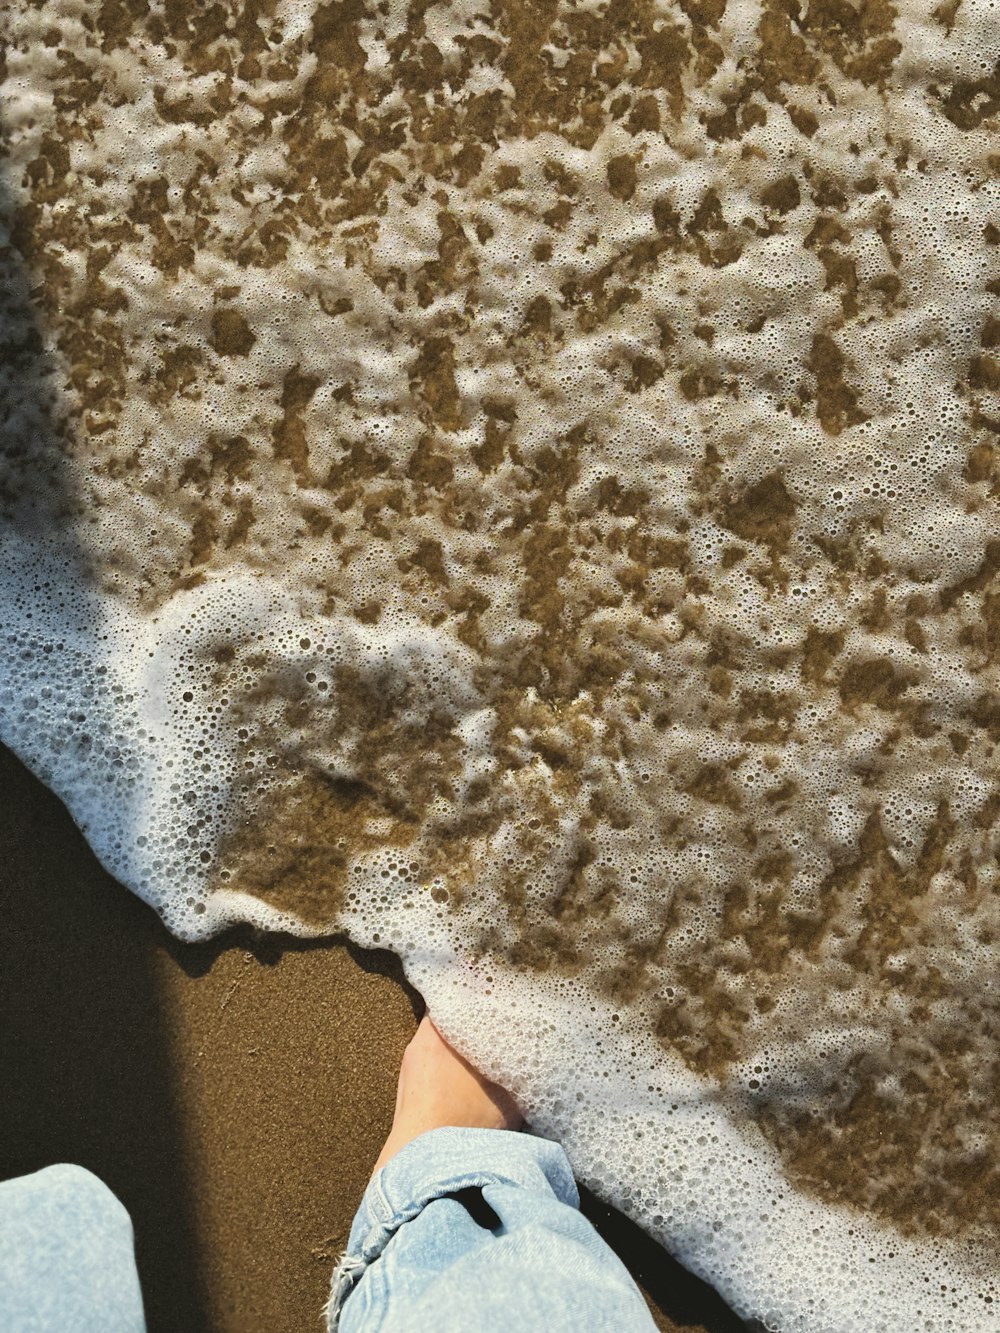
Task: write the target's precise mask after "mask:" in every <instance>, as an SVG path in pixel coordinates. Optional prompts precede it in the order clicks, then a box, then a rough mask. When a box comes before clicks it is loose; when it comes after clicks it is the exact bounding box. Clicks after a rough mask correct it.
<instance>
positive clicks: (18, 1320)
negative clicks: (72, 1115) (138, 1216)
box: [0, 1165, 146, 1333]
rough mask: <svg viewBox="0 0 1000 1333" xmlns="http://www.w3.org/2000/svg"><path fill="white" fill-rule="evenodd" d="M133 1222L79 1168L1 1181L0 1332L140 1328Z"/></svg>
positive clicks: (134, 1331)
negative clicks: (0, 1330)
mask: <svg viewBox="0 0 1000 1333" xmlns="http://www.w3.org/2000/svg"><path fill="white" fill-rule="evenodd" d="M145 1328H146V1323H145V1320H144V1319H143V1315H142V1295H141V1294H140V1292H139V1275H138V1273H137V1272H136V1269H135V1252H134V1247H133V1241H132V1222H131V1220H130V1218H129V1215H128V1213H127V1212H126V1211H125V1209H124V1208H123V1207H122V1205H121V1204H120V1203H119V1202H118V1200H117V1199H116V1198H115V1196H114V1195H113V1194H112V1193H111V1191H110V1190H109V1189H108V1187H107V1185H104V1184H102V1183H101V1181H99V1180H98V1179H97V1177H96V1176H94V1175H91V1173H90V1172H89V1171H85V1170H84V1169H83V1167H82V1166H67V1165H59V1166H47V1167H46V1168H45V1170H44V1171H36V1172H35V1174H34V1175H32V1176H21V1177H19V1178H18V1179H17V1180H5V1181H4V1182H3V1183H2V1184H0V1329H3V1333H145Z"/></svg>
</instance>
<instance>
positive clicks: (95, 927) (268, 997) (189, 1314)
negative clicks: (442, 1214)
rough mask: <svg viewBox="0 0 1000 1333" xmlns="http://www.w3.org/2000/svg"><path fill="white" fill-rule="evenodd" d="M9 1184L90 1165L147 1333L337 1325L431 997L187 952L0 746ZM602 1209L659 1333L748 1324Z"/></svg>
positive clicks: (297, 947) (329, 959) (343, 953)
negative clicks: (126, 1223) (358, 1233)
mask: <svg viewBox="0 0 1000 1333" xmlns="http://www.w3.org/2000/svg"><path fill="white" fill-rule="evenodd" d="M0 950H2V954H0V957H2V965H0V1008H2V1022H0V1068H2V1069H3V1071H4V1098H3V1110H2V1112H0V1116H2V1119H0V1179H4V1178H7V1177H10V1176H15V1175H20V1174H23V1173H25V1172H28V1171H33V1170H36V1169H38V1168H39V1167H42V1166H46V1165H48V1164H49V1163H51V1162H57V1161H71V1162H79V1163H81V1164H82V1165H83V1166H86V1167H89V1168H90V1169H91V1170H92V1171H94V1172H96V1174H97V1175H99V1176H100V1177H101V1178H102V1179H103V1180H105V1181H106V1182H107V1183H108V1184H109V1185H110V1187H111V1188H112V1189H113V1190H114V1191H115V1193H116V1194H117V1195H118V1196H119V1197H120V1198H121V1200H122V1201H123V1202H124V1203H125V1205H126V1207H127V1208H128V1210H129V1212H130V1213H131V1215H132V1219H133V1222H134V1224H135V1231H136V1248H137V1255H138V1262H139V1271H140V1276H141V1279H142V1286H143V1292H144V1296H145V1300H146V1308H147V1317H148V1323H149V1329H150V1333H160V1331H161V1330H162V1331H164V1333H165V1331H167V1330H169V1331H170V1333H202V1331H203V1330H206V1331H207V1330H212V1333H265V1330H266V1333H292V1330H294V1331H295V1333H302V1331H303V1330H308V1329H315V1330H317V1333H318V1330H319V1329H320V1327H321V1324H320V1320H319V1313H320V1309H321V1306H322V1303H323V1300H324V1297H325V1293H326V1287H327V1284H328V1282H329V1276H330V1270H331V1267H332V1264H333V1260H334V1256H335V1254H336V1253H337V1252H338V1250H339V1249H340V1248H342V1246H343V1244H344V1242H345V1240H346V1237H347V1232H348V1229H349V1227H350V1223H351V1217H352V1215H353V1212H354V1209H355V1207H356V1206H357V1202H358V1199H359V1198H360V1195H361V1193H362V1191H363V1188H364V1185H365V1182H366V1179H367V1176H368V1172H369V1169H370V1165H371V1163H372V1162H373V1160H374V1159H375V1157H376V1155H377V1153H378V1149H379V1146H380V1144H381V1142H382V1139H383V1138H384V1137H385V1134H386V1132H387V1131H388V1128H389V1121H390V1116H391V1108H392V1103H393V1095H394V1088H395V1079H396V1070H397V1067H398V1064H399V1059H400V1056H401V1054H402V1051H403V1048H404V1046H405V1045H406V1042H407V1041H408V1039H409V1036H410V1034H411V1033H412V1031H413V1029H414V1026H415V1015H416V1013H417V1012H418V1011H419V1006H420V1001H419V997H418V996H416V995H415V994H414V993H413V992H411V991H409V990H408V988H407V986H406V984H405V982H404V980H403V978H402V975H401V972H400V970H399V967H398V964H397V963H396V960H395V959H394V958H393V957H392V956H391V955H388V954H373V953H363V952H362V951H360V950H355V949H353V948H351V947H349V946H347V947H345V946H343V945H342V944H323V945H315V944H303V943H301V942H298V941H292V940H288V939H282V940H275V939H252V938H251V937H250V936H249V935H247V934H246V933H245V932H244V933H242V934H234V935H230V936H227V937H226V938H225V939H222V940H219V941H216V942H214V943H212V944H209V945H200V946H191V945H182V944H179V943H178V942H177V941H176V940H174V939H173V938H172V937H171V936H169V935H168V934H167V932H166V931H165V930H164V928H163V927H162V925H161V924H160V922H159V919H158V918H157V917H156V916H155V914H154V913H153V912H152V911H151V910H150V909H149V908H147V907H146V906H145V905H144V904H142V903H140V902H139V901H138V900H137V899H136V898H134V897H133V896H132V895H131V894H129V893H127V892H126V891H125V890H124V889H122V888H121V886H120V885H118V884H117V883H116V882H115V881H114V880H113V879H112V878H111V877H110V876H109V875H107V874H105V872H104V871H103V870H102V869H101V867H100V866H99V865H98V864H97V862H96V860H95V858H94V857H93V855H92V854H91V852H90V850H89V848H88V847H87V845H86V843H85V842H84V840H83V838H82V837H81V835H80V834H79V832H78V831H77V829H76V828H75V827H74V825H73V823H72V821H71V820H70V818H69V816H68V814H67V813H66V811H65V809H64V808H63V807H62V805H61V804H60V803H59V802H58V801H57V800H56V799H55V797H53V796H52V795H51V793H50V792H48V791H46V790H45V788H44V787H42V786H41V784H40V783H38V782H37V781H35V780H34V779H33V778H32V777H31V776H30V775H29V774H28V773H27V772H26V771H25V769H24V768H23V767H22V766H21V765H20V764H19V763H18V762H17V760H15V759H14V758H13V756H12V755H10V754H9V752H7V751H5V750H3V749H2V748H0ZM585 1207H586V1208H587V1210H588V1211H589V1213H590V1215H591V1217H592V1218H593V1220H594V1221H595V1223H596V1224H597V1225H598V1226H600V1227H601V1229H602V1230H603V1231H604V1233H605V1234H606V1235H607V1237H608V1239H609V1240H610V1241H611V1242H612V1243H613V1244H614V1246H615V1248H616V1249H617V1250H618V1252H619V1253H620V1254H621V1256H622V1258H623V1259H624V1260H625V1262H626V1263H627V1264H628V1265H629V1267H630V1268H631V1270H632V1272H633V1273H634V1274H635V1276H636V1277H637V1279H638V1280H639V1281H640V1283H641V1284H642V1286H643V1288H644V1290H645V1291H646V1292H647V1294H648V1296H649V1299H650V1305H651V1308H652V1310H653V1313H654V1316H655V1318H656V1320H657V1323H658V1325H659V1327H660V1328H662V1329H668V1330H680V1329H684V1330H703V1333H730V1331H731V1330H738V1329H741V1328H742V1327H743V1325H742V1324H740V1322H739V1321H738V1320H736V1319H735V1317H734V1316H733V1315H732V1314H731V1312H730V1311H729V1310H727V1309H726V1308H725V1307H724V1306H723V1305H722V1303H721V1302H720V1301H719V1300H718V1298H717V1297H716V1296H715V1294H714V1293H713V1292H711V1291H710V1290H709V1289H708V1288H706V1287H705V1286H704V1285H703V1284H701V1283H700V1282H697V1281H696V1280H694V1279H692V1278H691V1277H690V1276H689V1275H688V1274H686V1273H685V1272H684V1270H683V1269H681V1268H679V1267H678V1266H677V1265H676V1264H674V1263H673V1261H672V1260H671V1259H670V1258H669V1257H668V1256H667V1255H666V1254H665V1252H664V1251H663V1250H662V1249H661V1248H660V1247H659V1246H657V1245H656V1244H655V1243H653V1242H652V1241H650V1240H649V1239H648V1238H647V1237H646V1236H645V1235H644V1234H643V1233H642V1232H640V1231H639V1230H638V1229H637V1228H635V1227H633V1226H632V1225H631V1224H630V1223H628V1222H627V1221H626V1220H625V1219H624V1218H621V1217H620V1216H619V1215H618V1214H615V1213H613V1212H612V1210H610V1209H608V1208H606V1207H604V1206H603V1205H601V1204H600V1203H598V1202H597V1201H595V1200H587V1201H586V1202H585Z"/></svg>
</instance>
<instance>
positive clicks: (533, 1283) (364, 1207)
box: [0, 1129, 656, 1333]
mask: <svg viewBox="0 0 1000 1333" xmlns="http://www.w3.org/2000/svg"><path fill="white" fill-rule="evenodd" d="M578 1205H579V1196H578V1195H577V1191H576V1185H575V1184H574V1181H573V1173H572V1171H571V1170H570V1166H569V1162H568V1161H567V1160H566V1154H565V1153H564V1152H563V1150H562V1149H561V1148H560V1147H559V1145H558V1144H556V1143H551V1142H550V1141H549V1140H547V1139H539V1138H533V1137H532V1136H530V1135H528V1134H519V1133H508V1132H507V1131H505V1130H495V1129H435V1130H432V1131H431V1132H430V1133H429V1134H423V1135H421V1136H420V1138H418V1139H415V1140H414V1141H413V1143H411V1144H408V1145H407V1147H405V1148H404V1149H403V1150H402V1151H401V1152H399V1153H397V1154H396V1156H395V1157H394V1158H392V1160H391V1161H389V1162H388V1163H386V1165H385V1166H384V1167H383V1168H382V1170H381V1171H379V1173H378V1175H377V1176H376V1177H375V1178H374V1180H372V1182H371V1183H370V1184H369V1186H368V1188H367V1190H366V1191H365V1196H364V1198H363V1199H362V1201H361V1207H360V1208H359V1209H358V1212H357V1215H356V1217H355V1219H354V1225H353V1227H352V1228H351V1236H350V1240H349V1242H348V1246H347V1251H346V1253H345V1254H344V1256H343V1258H342V1259H341V1261H340V1263H339V1265H338V1266H337V1269H336V1271H335V1272H334V1275H333V1283H332V1287H331V1294H330V1300H329V1303H328V1305H327V1308H326V1320H327V1325H328V1328H329V1330H330V1333H333V1330H336V1329H339V1330H340V1333H422V1330H427V1333H468V1330H470V1329H475V1330H477V1333H543V1331H544V1333H558V1331H559V1330H566V1331H567V1333H569V1331H570V1330H572V1333H626V1331H628V1330H633V1329H634V1330H639V1331H645V1330H655V1327H656V1326H655V1324H654V1323H653V1321H652V1319H651V1318H650V1315H649V1312H648V1310H647V1309H646V1305H645V1302H644V1301H643V1299H642V1296H641V1295H640V1293H639V1290H638V1288H637V1287H636V1285H635V1283H634V1282H633V1281H632V1279H631V1278H630V1277H629V1275H628V1272H627V1270H626V1269H625V1267H624V1265H623V1264H622V1263H621V1262H620V1261H619V1260H618V1259H617V1258H616V1257H615V1255H614V1254H613V1253H612V1252H611V1250H609V1249H608V1247H607V1246H606V1245H605V1244H604V1242H603V1241H602V1240H601V1239H600V1237H599V1236H598V1235H597V1232H596V1231H595V1230H594V1228H593V1227H592V1226H591V1225H590V1223H589V1222H588V1221H587V1220H586V1219H585V1218H584V1217H582V1216H581V1214H580V1212H579V1210H578ZM0 1330H2V1333H144V1330H145V1322H144V1319H143V1311H142V1297H141V1295H140V1292H139V1279H138V1275H137V1273H136V1268H135V1258H134V1250H133V1240H132V1224H131V1222H130V1221H129V1216H128V1213H127V1212H126V1211H125V1209H124V1208H123V1207H122V1205H121V1204H120V1203H119V1202H118V1200H117V1199H116V1198H115V1196H114V1195H113V1194H112V1193H111V1191H110V1190H109V1189H108V1188H107V1186H105V1185H102V1184H101V1182H100V1181H99V1180H98V1179H97V1177H96V1176H93V1175H91V1174H90V1172H89V1171H85V1170H84V1169H83V1168H82V1167H79V1166H50V1167H47V1168H46V1169H45V1170H44V1171H38V1172H36V1173H35V1175H32V1176H22V1177H21V1178H20V1179H18V1180H10V1181H6V1182H4V1183H2V1184H0ZM304 1333H307V1330H306V1331H304Z"/></svg>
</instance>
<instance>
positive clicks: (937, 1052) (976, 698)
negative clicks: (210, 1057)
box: [0, 0, 1000, 1330]
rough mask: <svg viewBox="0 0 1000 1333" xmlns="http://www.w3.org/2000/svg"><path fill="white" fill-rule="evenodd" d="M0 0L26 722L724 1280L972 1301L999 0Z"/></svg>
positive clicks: (986, 1215) (918, 1300) (999, 173)
mask: <svg viewBox="0 0 1000 1333" xmlns="http://www.w3.org/2000/svg"><path fill="white" fill-rule="evenodd" d="M189 8H190V7H187V6H180V5H177V4H175V3H173V0H168V2H167V3H165V4H163V5H160V6H158V7H155V8H152V9H150V10H149V11H148V12H146V10H145V6H135V7H134V11H135V12H133V7H131V6H129V5H128V4H126V3H121V2H120V0H103V3H102V4H101V6H100V7H93V6H89V5H85V4H75V3H69V0H67V2H66V3H61V4H60V3H51V2H50V3H42V4H41V5H35V4H28V3H27V0H25V2H24V3H22V2H21V0H17V3H15V4H13V5H12V6H11V7H10V9H9V10H8V14H7V17H6V19H5V20H4V23H5V25H6V29H7V45H6V53H5V63H4V65H3V66H2V67H0V74H2V75H3V77H4V82H3V87H2V90H0V91H2V103H0V105H2V131H3V156H4V184H3V189H4V196H3V200H2V211H3V218H4V219H5V233H6V235H7V236H8V238H9V241H8V243H6V244H4V245H3V246H0V262H2V263H3V264H4V266H5V277H6V279H7V281H6V282H5V293H6V296H5V299H6V311H5V320H4V328H5V330H6V332H5V355H4V367H3V373H4V381H3V390H2V395H3V404H4V418H3V420H4V427H3V431H4V433H3V450H4V471H3V474H2V476H0V503H2V506H3V511H4V516H5V528H4V533H3V537H2V546H3V569H4V578H3V580H2V587H0V608H2V611H3V628H2V632H0V652H2V661H3V670H2V676H0V735H2V738H3V739H4V740H5V741H6V742H7V743H8V744H11V745H12V746H13V747H14V748H16V749H17V750H18V751H19V753H20V754H21V755H22V756H23V757H24V758H25V759H26V760H27V761H28V762H29V763H30V764H31V765H32V767H33V768H34V769H35V771H36V772H38V773H39V774H40V775H41V776H42V777H43V778H44V779H45V780H46V781H47V782H49V783H50V785H52V786H53V788H54V789H55V790H56V791H58V792H59V794H60V795H62V796H63V798H64V799H65V800H66V801H67V803H68V805H69V806H70V808H71V810H72V811H73V813H74V816H75V817H76V818H77V820H78V822H80V823H81V825H82V826H83V827H84V828H85V831H86V832H87V836H88V838H89V839H90V841H91V844H92V845H93V846H94V848H95V850H96V851H97V852H98V854H99V855H100V856H101V857H102V859H103V860H104V861H105V863H106V864H107V865H108V867H109V868H110V869H111V870H112V871H113V872H114V873H115V874H116V875H117V876H118V877H119V878H120V879H121V880H122V881H123V882H124V883H126V884H127V885H129V887H131V888H132V889H134V890H135V891H136V892H138V893H139V894H140V895H141V896H142V897H144V898H145V899H146V900H147V901H149V902H151V903H153V904H154V905H155V906H156V907H157V908H158V910H159V911H160V912H161V913H162V915H163V917H164V919H165V921H166V922H167V924H168V926H169V927H170V928H171V929H172V930H174V931H175V932H176V933H177V934H179V935H181V936H182V937H184V938H189V939H195V938H200V937H204V936H205V935H209V934H211V933H214V932H216V931H218V930H220V929H222V928H223V927H224V926H225V925H226V924H227V923H229V922H231V921H234V920H243V919H246V920H251V921H254V922H256V923H258V924H260V925H263V926H265V927H268V928H280V929H291V930H294V931H297V932H299V933H309V932H320V933H321V932H324V931H329V930H331V929H334V928H342V929H347V930H348V931H349V932H350V933H351V934H352V935H353V937H354V938H355V939H357V940H358V941H359V942H361V943H365V944H372V943H379V944H382V945H387V946H390V947H392V948H394V949H396V950H397V951H398V952H400V953H401V955H402V956H403V958H404V961H405V963H406V966H407V970H408V973H409V975H410V976H411V979H413V980H414V981H415V983H416V984H418V985H419V986H420V988H421V989H422V990H423V991H424V993H425V994H426V995H427V996H428V999H429V1001H430V1004H431V1007H432V1009H433V1010H434V1012H435V1014H436V1016H437V1017H438V1018H439V1020H440V1021H441V1023H442V1025H443V1026H444V1027H445V1028H446V1030H447V1031H448V1032H449V1033H450V1035H452V1036H453V1038H454V1039H455V1040H457V1041H458V1042H459V1043H460V1044H461V1045H463V1047H464V1048H466V1049H467V1050H468V1051H469V1052H470V1054H472V1055H473V1056H474V1058H475V1059H477V1060H478V1061H479V1062H480V1063H481V1064H483V1065H484V1066H485V1067H486V1068H488V1069H489V1070H490V1071H491V1072H492V1073H493V1074H494V1075H495V1076H498V1077H501V1078H503V1079H504V1080H506V1081H507V1082H509V1083H511V1084H513V1085H514V1087H515V1089H516V1090H517V1092H518V1093H519V1095H520V1096H521V1098H522V1100H524V1101H525V1102H526V1103H527V1105H528V1106H529V1108H530V1109H531V1112H532V1119H533V1122H534V1124H535V1125H536V1126H537V1127H538V1128H540V1129H542V1130H543V1132H548V1133H551V1134H554V1135H556V1134H557V1135H559V1136H560V1137H563V1138H564V1139H565V1140H566V1141H567V1143H568V1145H569V1148H570V1150H571V1155H572V1156H573V1160H574V1164H575V1166H576V1167H577V1170H578V1172H579V1173H580V1174H581V1176H583V1177H584V1178H585V1179H586V1180H587V1181H588V1183H591V1184H593V1185H594V1186H595V1187H597V1188H598V1189H599V1190H601V1191H602V1192H603V1193H604V1194H605V1195H607V1196H608V1197H609V1198H611V1199H612V1200H613V1201H615V1202H617V1203H619V1204H621V1205H622V1206H624V1207H626V1208H627V1209H628V1211H630V1212H631V1213H632V1215H634V1216H635V1217H636V1218H637V1219H639V1220H640V1221H642V1223H643V1224H644V1225H646V1226H647V1227H648V1228H649V1229H650V1230H651V1231H653V1233H654V1234H656V1235H658V1236H659V1237H660V1238H661V1239H662V1240H663V1241H664V1243H666V1244H667V1245H668V1246H669V1247H670V1248H671V1249H672V1250H673V1251H674V1252H675V1253H677V1254H678V1255H679V1256H680V1257H681V1258H682V1259H683V1260H684V1262H686V1263H688V1264H689V1265H690V1266H691V1267H693V1268H694V1269H695V1270H696V1271H697V1272H699V1273H700V1274H702V1275H703V1276H706V1277H708V1278H709V1279H710V1280H712V1281H713V1282H715V1283H716V1284H717V1285H718V1286H719V1288H720V1290H722V1291H723V1293H724V1294H725V1295H726V1297H727V1299H728V1300H729V1301H730V1302H731V1303H732V1304H733V1305H734V1307H735V1308H737V1309H738V1310H739V1311H740V1312H741V1313H742V1314H744V1315H745V1316H747V1317H754V1318H757V1319H759V1320H761V1321H762V1322H763V1323H764V1324H765V1325H766V1326H767V1327H770V1328H775V1329H780V1330H791V1329H803V1330H847V1329H854V1328H858V1329H860V1328H864V1329H866V1330H872V1329H886V1330H889V1329H893V1330H894V1329H901V1328H903V1327H905V1328H907V1329H917V1328H928V1329H948V1328H950V1329H963V1330H965V1329H969V1330H972V1329H976V1330H978V1329H994V1328H998V1327H1000V1321H998V1317H997V1315H996V1309H997V1304H996V1301H997V1299H998V1292H997V1266H996V1259H995V1254H996V1241H997V1231H998V1225H1000V1216H998V1202H997V1200H998V1198H1000V1189H998V1185H1000V1169H998V1149H1000V1133H998V1123H997V1117H998V1111H997V1095H996V1089H997V1078H998V1072H1000V1054H998V1033H1000V1024H998V998H997V986H996V972H997V967H996V963H997V940H998V938H1000V894H998V889H997V885H998V876H997V848H998V842H997V819H998V815H1000V788H998V785H997V781H996V777H995V750H996V743H997V740H998V739H1000V712H998V705H997V702H996V699H997V695H996V685H997V666H998V643H1000V516H998V511H997V505H996V500H997V495H998V476H1000V473H998V470H997V461H996V450H997V447H998V445H1000V353H998V352H997V350H996V349H997V348H998V346H1000V303H998V300H997V298H998V296H1000V264H998V262H997V257H998V253H1000V251H998V246H1000V208H998V200H1000V137H998V135H997V119H996V118H997V113H998V112H1000V36H998V33H1000V24H998V21H997V20H998V14H997V10H996V7H995V6H994V5H990V4H987V3H985V0H976V2H974V3H969V0H961V2H960V3H959V4H957V5H956V4H954V3H948V4H942V5H939V6H938V7H937V9H934V10H932V9H931V8H930V6H927V5H923V4H919V5H918V4H916V3H904V4H900V5H898V6H894V5H892V4H889V3H881V2H878V0H871V2H869V3H863V4H862V5H861V6H860V7H859V8H857V9H855V8H854V7H853V6H851V5H850V4H848V3H847V0H821V2H820V3H813V4H811V5H810V6H809V7H808V9H804V8H801V7H799V6H797V5H796V4H795V3H793V2H792V0H789V3H778V2H777V0H765V2H763V3H754V2H750V0H748V2H747V3H737V2H736V0H730V3H729V4H728V5H726V4H725V3H716V2H715V0H706V2H705V3H697V0H689V3H687V4H685V5H668V4H653V3H630V2H628V0H625V2H624V3H617V0H616V3H615V4H614V5H612V6H610V7H608V6H599V5H566V4H563V5H559V4H556V3H551V0H545V2H544V3H542V2H541V0H539V3H536V4H518V3H504V4H496V5H493V6H490V5H484V6H478V5H476V4H465V3H454V4H447V5H445V4H437V5H427V4H423V3H417V2H416V0H415V2H414V3H412V4H411V5H409V6H406V5H395V4H389V3H387V4H383V5H381V6H376V5H368V4H366V3H364V2H363V0H343V2H342V3H340V4H332V5H326V6H316V5H313V4H308V3H307V4H279V3H276V2H275V0H271V2H270V3H268V2H267V0H265V2H264V3H261V4H259V5H247V6H244V7H242V8H241V9H239V11H238V12H237V11H235V10H234V11H233V12H232V13H230V10H229V9H227V8H226V7H225V6H223V5H219V6H212V7H210V8H207V9H205V10H204V12H201V11H199V12H198V13H197V14H192V13H191V12H189Z"/></svg>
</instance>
